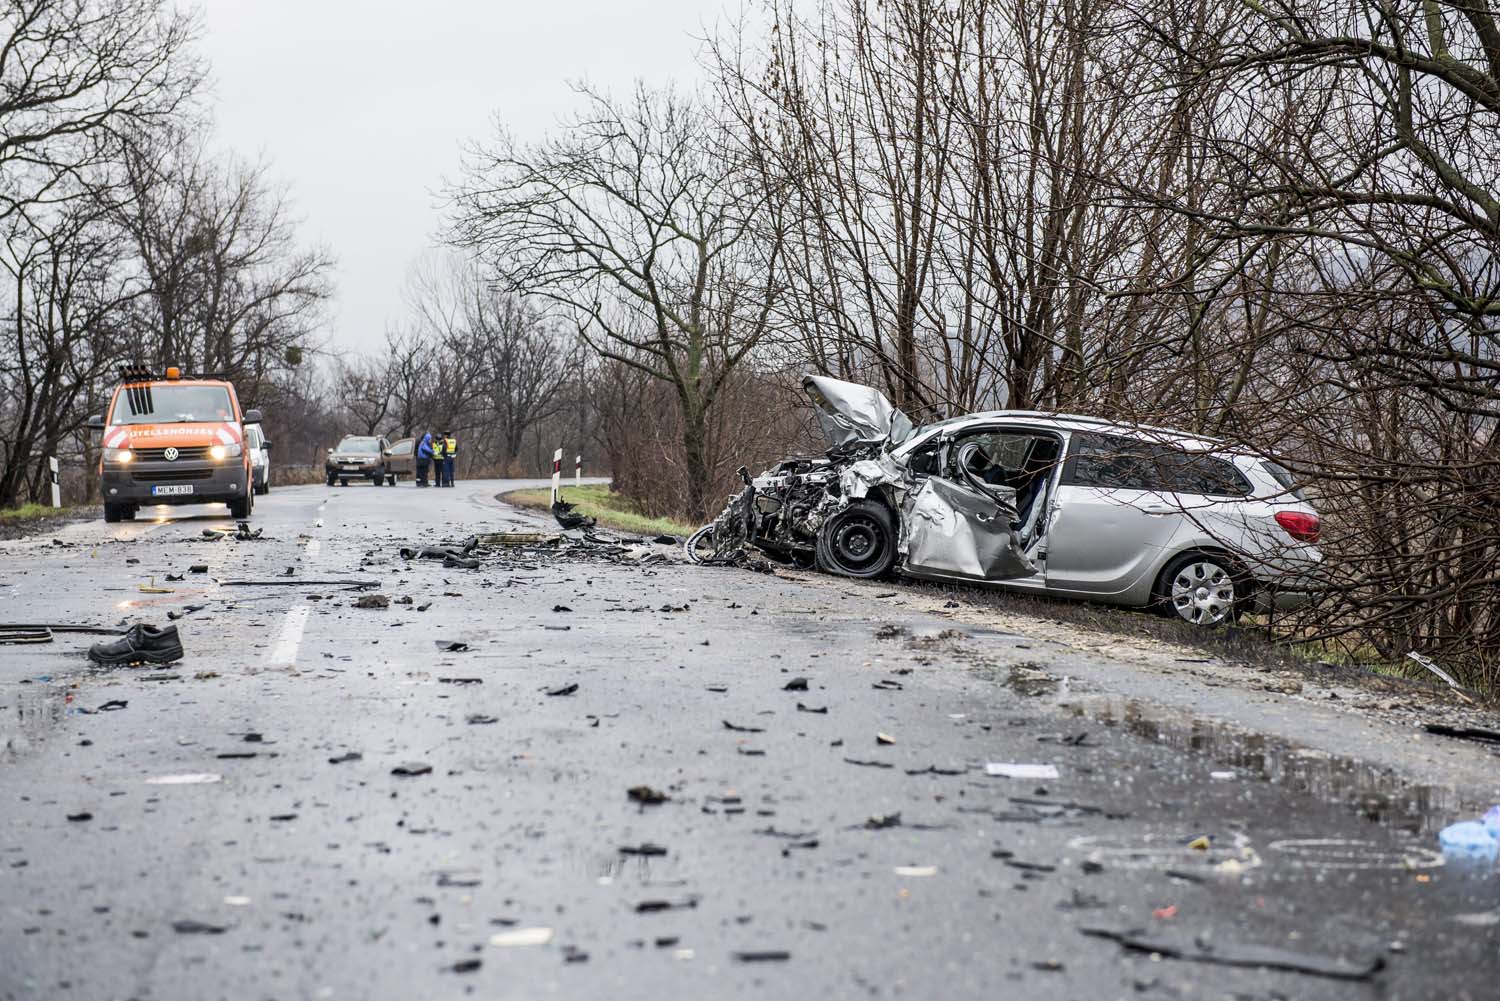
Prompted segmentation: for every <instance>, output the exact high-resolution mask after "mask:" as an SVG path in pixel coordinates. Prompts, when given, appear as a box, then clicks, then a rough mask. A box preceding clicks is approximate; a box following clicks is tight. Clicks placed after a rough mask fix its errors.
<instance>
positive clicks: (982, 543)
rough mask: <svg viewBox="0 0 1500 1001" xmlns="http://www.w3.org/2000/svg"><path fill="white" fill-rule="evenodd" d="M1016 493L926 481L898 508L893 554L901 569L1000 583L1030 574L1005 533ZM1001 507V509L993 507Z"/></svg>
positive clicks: (1011, 535)
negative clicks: (902, 562) (897, 535)
mask: <svg viewBox="0 0 1500 1001" xmlns="http://www.w3.org/2000/svg"><path fill="white" fill-rule="evenodd" d="M1015 496H1016V492H1015V491H1014V490H1012V489H1011V488H1009V487H990V488H988V489H987V490H985V491H983V492H981V491H979V490H977V489H975V488H974V487H972V486H969V485H968V484H963V483H955V482H953V481H952V480H947V479H944V478H942V477H940V476H929V477H928V478H927V479H925V480H923V481H922V483H921V485H920V486H918V487H917V488H916V490H914V491H912V492H911V493H909V494H908V495H907V498H906V503H904V504H903V505H902V507H901V525H900V541H899V543H898V546H897V552H898V553H899V554H900V555H901V556H902V557H903V559H904V560H905V566H906V568H907V569H909V570H912V571H917V572H924V573H932V574H956V575H958V576H961V577H969V578H974V579H978V580H1005V579H1008V578H1012V577H1028V576H1031V575H1033V574H1035V573H1036V570H1037V568H1036V564H1035V563H1033V562H1032V561H1030V560H1028V559H1027V558H1026V555H1025V554H1024V553H1023V552H1022V551H1021V542H1020V539H1019V538H1018V537H1017V535H1016V533H1015V531H1014V530H1013V529H1012V528H1011V527H1010V526H1011V522H1012V521H1013V520H1014V519H1015V517H1016V505H1015ZM997 501H1004V502H1005V503H997Z"/></svg>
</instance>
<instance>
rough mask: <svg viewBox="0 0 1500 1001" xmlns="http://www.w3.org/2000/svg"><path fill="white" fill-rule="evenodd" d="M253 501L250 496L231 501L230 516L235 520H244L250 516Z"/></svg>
mask: <svg viewBox="0 0 1500 1001" xmlns="http://www.w3.org/2000/svg"><path fill="white" fill-rule="evenodd" d="M251 508H252V502H251V500H250V498H249V497H241V498H240V499H239V500H232V501H230V502H229V517H231V518H233V519H234V520H235V521H244V520H245V519H246V518H248V517H250V511H251Z"/></svg>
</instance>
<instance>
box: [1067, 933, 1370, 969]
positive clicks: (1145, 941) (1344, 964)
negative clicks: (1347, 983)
mask: <svg viewBox="0 0 1500 1001" xmlns="http://www.w3.org/2000/svg"><path fill="white" fill-rule="evenodd" d="M1078 930H1079V931H1081V932H1083V933H1084V934H1085V935H1089V936H1092V937H1093V938H1107V939H1110V940H1111V941H1114V942H1118V943H1120V945H1122V946H1124V947H1125V948H1126V949H1129V950H1130V951H1132V952H1148V953H1152V954H1153V955H1159V956H1166V957H1169V958H1171V959H1183V960H1188V961H1190V962H1194V963H1216V964H1218V965H1220V966H1250V967H1264V968H1266V969H1270V970H1287V971H1289V972H1292V973H1306V974H1310V975H1312V976H1316V977H1331V978H1333V979H1335V980H1368V979H1370V978H1371V977H1373V976H1374V975H1375V974H1377V973H1379V972H1380V971H1381V970H1382V969H1384V968H1385V958H1384V957H1382V956H1375V955H1372V956H1365V957H1362V958H1360V959H1357V960H1349V959H1342V958H1339V957H1334V956H1318V955H1313V954H1311V953H1303V952H1293V951H1291V950H1290V949H1279V948H1276V947H1275V946H1268V945H1241V944H1237V943H1234V942H1204V941H1202V940H1201V939H1189V938H1186V937H1174V936H1168V935H1160V934H1152V933H1149V932H1143V931H1139V930H1133V929H1132V930H1118V929H1113V928H1080V929H1078Z"/></svg>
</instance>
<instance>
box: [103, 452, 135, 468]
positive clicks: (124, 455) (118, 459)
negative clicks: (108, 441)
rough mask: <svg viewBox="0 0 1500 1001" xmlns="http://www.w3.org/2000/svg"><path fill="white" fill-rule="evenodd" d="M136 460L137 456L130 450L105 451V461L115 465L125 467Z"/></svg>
mask: <svg viewBox="0 0 1500 1001" xmlns="http://www.w3.org/2000/svg"><path fill="white" fill-rule="evenodd" d="M134 458H135V454H134V453H133V452H131V451H130V449H128V448H106V449H105V450H104V461H105V462H108V463H111V464H113V465H117V466H123V465H125V464H126V463H127V462H129V461H130V460H131V459H134Z"/></svg>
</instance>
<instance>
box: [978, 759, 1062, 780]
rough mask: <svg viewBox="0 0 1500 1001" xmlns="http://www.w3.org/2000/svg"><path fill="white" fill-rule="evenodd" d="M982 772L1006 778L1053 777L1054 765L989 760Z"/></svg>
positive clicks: (1055, 774)
mask: <svg viewBox="0 0 1500 1001" xmlns="http://www.w3.org/2000/svg"><path fill="white" fill-rule="evenodd" d="M984 773H985V774H986V775H993V776H997V777H999V778H1006V779H1032V780H1040V779H1055V778H1057V777H1058V774H1057V766H1056V765H1026V764H1011V763H1007V762H999V761H991V762H988V763H986V764H985V766H984Z"/></svg>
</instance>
